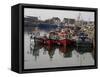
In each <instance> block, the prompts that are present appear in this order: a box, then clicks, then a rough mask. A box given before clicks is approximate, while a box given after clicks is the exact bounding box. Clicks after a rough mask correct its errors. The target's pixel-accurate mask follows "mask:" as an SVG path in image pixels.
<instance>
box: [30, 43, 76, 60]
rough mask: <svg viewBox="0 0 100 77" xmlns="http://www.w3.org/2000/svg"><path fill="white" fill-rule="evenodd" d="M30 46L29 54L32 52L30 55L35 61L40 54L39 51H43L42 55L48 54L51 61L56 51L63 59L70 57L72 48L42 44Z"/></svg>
mask: <svg viewBox="0 0 100 77" xmlns="http://www.w3.org/2000/svg"><path fill="white" fill-rule="evenodd" d="M32 46H33V45H32V44H31V45H30V52H32V55H33V56H34V57H35V60H37V57H38V56H39V53H40V52H41V51H40V49H43V55H46V54H48V56H49V58H50V60H52V58H53V56H54V54H55V52H56V49H58V50H59V55H62V56H63V57H64V58H67V57H71V56H72V51H73V49H74V47H72V46H67V47H66V46H58V45H43V44H38V43H37V44H35V45H34V47H32Z"/></svg>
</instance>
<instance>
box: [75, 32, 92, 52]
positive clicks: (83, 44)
mask: <svg viewBox="0 0 100 77" xmlns="http://www.w3.org/2000/svg"><path fill="white" fill-rule="evenodd" d="M76 47H77V51H78V52H80V53H84V52H91V51H92V48H93V42H92V40H91V39H90V38H89V37H88V35H87V34H85V33H84V32H82V33H81V32H80V34H79V35H78V40H77V41H76Z"/></svg>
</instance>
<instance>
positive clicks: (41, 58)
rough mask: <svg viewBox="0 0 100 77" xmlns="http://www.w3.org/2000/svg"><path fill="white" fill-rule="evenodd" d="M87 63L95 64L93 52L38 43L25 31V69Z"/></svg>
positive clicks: (83, 64)
mask: <svg viewBox="0 0 100 77" xmlns="http://www.w3.org/2000/svg"><path fill="white" fill-rule="evenodd" d="M91 51H92V50H91ZM85 65H94V59H93V56H92V53H91V52H83V53H79V52H77V51H76V49H75V48H74V47H63V46H46V45H44V46H43V45H36V44H34V40H30V35H29V34H27V33H24V69H36V68H52V67H69V66H85Z"/></svg>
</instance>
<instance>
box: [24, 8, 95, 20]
mask: <svg viewBox="0 0 100 77" xmlns="http://www.w3.org/2000/svg"><path fill="white" fill-rule="evenodd" d="M79 13H80V14H81V19H83V20H85V21H94V12H88V11H87V12H86V11H70V10H52V9H37V8H36V9H35V8H25V9H24V16H35V17H39V18H40V19H41V20H45V19H49V18H52V17H59V18H60V19H61V20H63V18H73V19H77V18H78V16H79Z"/></svg>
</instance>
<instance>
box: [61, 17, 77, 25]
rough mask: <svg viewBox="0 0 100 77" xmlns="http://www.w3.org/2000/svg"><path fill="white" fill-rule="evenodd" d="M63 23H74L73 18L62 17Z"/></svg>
mask: <svg viewBox="0 0 100 77" xmlns="http://www.w3.org/2000/svg"><path fill="white" fill-rule="evenodd" d="M63 23H67V24H75V19H71V18H64V19H63Z"/></svg>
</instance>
